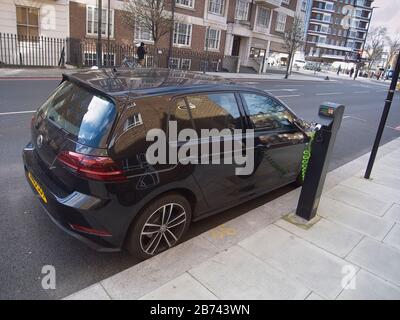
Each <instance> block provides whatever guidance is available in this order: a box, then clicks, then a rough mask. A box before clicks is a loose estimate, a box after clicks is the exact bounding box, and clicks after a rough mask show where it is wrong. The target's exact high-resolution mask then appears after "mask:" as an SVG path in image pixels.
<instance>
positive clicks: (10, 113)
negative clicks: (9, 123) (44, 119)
mask: <svg viewBox="0 0 400 320" xmlns="http://www.w3.org/2000/svg"><path fill="white" fill-rule="evenodd" d="M34 112H36V110H28V111H14V112H2V113H0V116H9V115H13V114H24V113H34Z"/></svg>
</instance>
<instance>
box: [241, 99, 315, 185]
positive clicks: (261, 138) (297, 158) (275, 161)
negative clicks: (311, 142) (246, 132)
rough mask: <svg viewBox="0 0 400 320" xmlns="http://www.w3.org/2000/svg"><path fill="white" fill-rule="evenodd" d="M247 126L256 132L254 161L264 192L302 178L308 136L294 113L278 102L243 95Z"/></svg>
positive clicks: (258, 180) (258, 179)
mask: <svg viewBox="0 0 400 320" xmlns="http://www.w3.org/2000/svg"><path fill="white" fill-rule="evenodd" d="M240 96H241V100H242V103H243V106H244V110H245V112H246V114H247V115H246V116H247V120H248V121H247V123H248V124H249V126H250V128H252V129H254V159H255V161H254V162H255V165H254V167H255V169H254V175H255V176H256V181H257V189H258V190H259V191H260V193H265V192H267V191H269V190H272V189H275V188H278V187H280V186H283V185H285V184H288V183H290V182H292V181H295V180H296V178H297V177H298V175H299V172H300V167H301V160H302V155H303V151H304V147H305V143H306V142H307V141H308V137H307V136H306V134H305V133H304V132H303V131H302V130H301V129H300V128H299V127H298V126H296V125H295V123H294V119H295V116H294V114H293V113H292V112H291V111H290V110H289V109H288V108H286V107H285V106H284V105H283V104H282V103H281V102H279V101H278V100H277V99H275V98H273V97H271V96H269V95H266V94H265V95H264V94H261V93H255V92H241V94H240Z"/></svg>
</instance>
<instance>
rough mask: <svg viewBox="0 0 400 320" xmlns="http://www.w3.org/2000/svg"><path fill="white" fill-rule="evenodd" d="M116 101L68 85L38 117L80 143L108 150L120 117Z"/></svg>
mask: <svg viewBox="0 0 400 320" xmlns="http://www.w3.org/2000/svg"><path fill="white" fill-rule="evenodd" d="M116 113H117V111H116V108H115V105H114V104H113V102H112V101H110V100H108V99H107V98H105V97H102V96H100V95H96V94H94V93H92V92H89V91H88V90H86V89H84V88H82V87H80V86H78V85H76V84H74V83H71V82H68V81H64V82H63V83H62V84H61V85H60V86H59V87H58V88H57V89H56V91H55V92H54V93H53V94H52V95H51V96H50V97H49V98H48V100H47V101H46V102H45V103H44V104H43V105H42V106H41V107H40V108H39V110H38V116H39V117H41V118H44V119H46V120H48V121H51V122H52V123H53V124H55V125H56V126H58V127H60V128H62V129H63V130H65V131H66V132H68V133H69V135H70V136H71V137H73V138H74V139H75V140H76V141H77V142H79V143H81V144H83V145H86V146H89V147H95V148H105V147H106V144H107V139H108V136H109V133H110V131H111V128H112V126H113V123H114V120H115V117H116Z"/></svg>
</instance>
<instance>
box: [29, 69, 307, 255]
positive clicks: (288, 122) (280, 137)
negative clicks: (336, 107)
mask: <svg viewBox="0 0 400 320" xmlns="http://www.w3.org/2000/svg"><path fill="white" fill-rule="evenodd" d="M171 121H174V122H175V123H176V126H177V130H178V131H179V130H182V129H192V130H194V131H195V132H198V133H199V135H200V133H201V132H202V130H204V129H209V130H213V129H217V130H219V131H221V130H229V132H235V134H236V135H237V133H238V132H243V133H244V132H246V130H248V129H251V130H252V132H253V135H252V137H251V139H253V140H252V141H251V142H252V143H251V144H248V143H247V141H248V140H245V139H244V138H243V139H242V140H241V138H240V139H239V140H240V142H241V146H242V148H243V150H242V151H243V152H245V151H246V149H248V148H251V151H252V154H253V157H254V159H253V160H254V168H253V169H252V171H251V172H250V173H249V174H247V175H237V171H236V170H235V169H237V165H236V164H235V163H234V162H232V163H229V162H228V163H220V164H215V163H211V164H207V163H202V162H201V163H200V162H199V163H193V162H190V163H188V164H183V163H180V162H178V163H173V162H168V161H167V162H166V163H159V164H153V163H149V161H148V158H147V157H146V152H147V150H148V148H149V147H150V146H151V145H152V144H153V143H154V141H149V139H147V137H146V136H147V134H148V133H149V132H150V131H151V130H153V129H160V130H163V131H164V132H165V133H166V137H167V139H166V143H167V144H168V145H169V146H170V145H174V147H175V148H176V149H177V150H178V151H179V149H180V148H182V147H183V141H181V140H179V139H176V136H175V135H174V134H173V133H172V132H170V128H169V125H168V123H169V122H171ZM309 131H310V127H309V125H308V124H307V123H306V122H304V121H303V120H300V119H299V118H298V117H297V116H296V115H295V114H294V113H293V112H292V111H291V110H290V109H289V108H288V107H287V106H286V105H285V104H284V103H282V102H281V101H280V100H278V99H276V98H274V97H272V96H271V95H269V94H267V93H266V92H265V91H261V90H258V89H255V88H251V87H248V86H245V85H240V84H237V83H233V82H231V81H228V80H226V79H223V78H220V77H216V76H208V75H203V74H200V73H191V72H187V71H177V70H168V69H137V70H125V69H118V70H117V69H114V70H111V69H104V70H89V71H82V72H80V73H76V74H73V75H64V76H63V80H62V81H61V83H60V85H59V86H58V87H57V88H56V90H55V91H54V92H53V93H52V94H51V95H50V96H49V98H48V99H47V100H46V101H45V102H44V103H43V105H41V106H40V107H39V108H38V110H37V112H36V113H35V114H34V116H33V117H32V123H31V138H30V142H29V143H28V144H27V146H26V147H25V148H24V150H23V160H24V167H25V173H26V178H27V181H28V183H29V185H30V186H31V188H32V190H33V192H34V193H35V194H36V196H37V197H38V199H39V201H40V202H41V204H42V205H43V207H44V209H45V211H46V212H47V213H48V215H49V217H50V218H51V219H52V220H53V221H54V222H55V223H56V224H57V225H58V226H59V227H60V228H62V229H63V230H64V231H66V232H67V233H69V234H70V235H72V236H74V237H75V238H78V239H80V240H82V241H84V242H85V243H86V244H88V245H89V246H91V247H93V248H94V249H96V250H99V251H117V250H121V249H122V248H127V249H128V250H129V252H131V253H132V254H134V255H135V256H137V257H140V258H142V259H146V258H149V257H151V256H154V255H156V254H158V253H160V252H162V251H165V250H167V249H169V248H170V247H173V246H175V245H176V244H178V243H179V242H180V241H181V240H182V238H183V237H184V235H185V233H186V231H187V230H188V228H189V226H190V223H191V222H192V221H196V220H199V219H202V218H205V217H207V216H210V215H213V214H216V213H218V212H221V211H223V210H226V209H228V208H231V207H233V206H236V205H238V204H240V203H243V202H245V201H248V200H249V199H252V198H255V197H258V196H260V195H262V194H265V193H268V192H270V191H272V190H274V189H277V188H280V187H282V186H284V185H287V184H290V183H293V182H299V180H301V179H299V177H300V176H301V162H302V157H303V151H304V150H305V148H306V146H307V144H308V143H309V141H310V138H309ZM244 135H245V134H244ZM171 137H172V139H171ZM232 137H235V135H232ZM247 139H248V137H247ZM192 143H195V145H196V146H198V147H199V150H204V149H202V148H203V147H204V145H205V144H207V145H208V144H210V143H211V141H210V140H208V139H207V140H206V139H202V138H201V137H199V138H197V139H195V141H194V142H193V141H192ZM247 144H248V145H247ZM207 150H208V149H207ZM200 153H201V152H200ZM221 155H222V151H221V154H208V155H206V156H207V157H208V156H210V157H214V158H215V157H217V158H218V157H219V156H221ZM203 156H204V154H201V157H203ZM168 157H170V155H169V156H168Z"/></svg>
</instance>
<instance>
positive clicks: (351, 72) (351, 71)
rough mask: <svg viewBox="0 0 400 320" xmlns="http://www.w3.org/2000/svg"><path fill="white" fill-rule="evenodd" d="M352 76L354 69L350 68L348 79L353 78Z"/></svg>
mask: <svg viewBox="0 0 400 320" xmlns="http://www.w3.org/2000/svg"><path fill="white" fill-rule="evenodd" d="M353 74H354V68H351V70H350V78H352V77H353Z"/></svg>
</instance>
